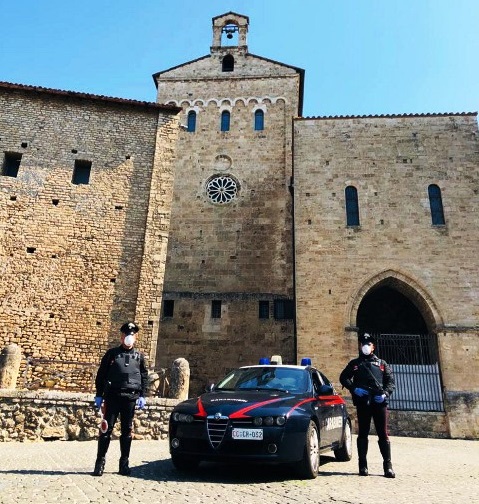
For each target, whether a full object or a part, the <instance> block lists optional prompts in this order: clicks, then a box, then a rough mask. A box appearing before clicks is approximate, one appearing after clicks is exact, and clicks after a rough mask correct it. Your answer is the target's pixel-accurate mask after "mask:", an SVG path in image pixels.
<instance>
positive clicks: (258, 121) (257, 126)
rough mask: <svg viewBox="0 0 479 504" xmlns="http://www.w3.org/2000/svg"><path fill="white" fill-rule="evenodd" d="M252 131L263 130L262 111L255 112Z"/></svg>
mask: <svg viewBox="0 0 479 504" xmlns="http://www.w3.org/2000/svg"><path fill="white" fill-rule="evenodd" d="M254 130H255V131H261V130H264V112H263V111H262V110H257V111H256V112H255V113H254Z"/></svg>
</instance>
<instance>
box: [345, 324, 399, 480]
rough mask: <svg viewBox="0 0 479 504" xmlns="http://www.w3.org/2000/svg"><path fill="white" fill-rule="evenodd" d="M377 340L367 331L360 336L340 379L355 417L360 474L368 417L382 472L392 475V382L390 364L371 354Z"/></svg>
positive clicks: (364, 467) (365, 473)
mask: <svg viewBox="0 0 479 504" xmlns="http://www.w3.org/2000/svg"><path fill="white" fill-rule="evenodd" d="M375 345H376V340H375V339H374V338H373V337H372V336H370V335H369V334H368V333H364V335H362V336H361V337H360V338H359V357H357V358H356V359H353V360H352V361H350V362H349V363H348V365H347V366H346V367H345V368H344V370H343V371H342V373H341V375H340V377H339V381H340V382H341V385H342V386H343V387H345V388H347V389H348V390H349V391H350V392H351V394H352V398H353V404H354V405H355V406H356V411H357V417H358V439H357V447H358V461H359V474H360V475H361V476H368V474H369V472H368V462H367V453H368V442H369V441H368V436H369V431H370V428H371V419H373V420H374V426H375V427H376V433H377V435H378V444H379V450H380V451H381V455H382V457H383V469H384V476H385V477H386V478H395V477H396V475H395V473H394V471H393V468H392V463H391V443H390V441H389V435H388V429H387V419H388V409H387V405H388V399H389V396H390V395H391V394H392V393H393V391H394V388H395V384H394V376H393V373H392V370H391V367H390V366H389V365H388V364H387V362H386V361H384V360H382V359H379V358H378V357H377V356H376V355H375V354H374V349H375Z"/></svg>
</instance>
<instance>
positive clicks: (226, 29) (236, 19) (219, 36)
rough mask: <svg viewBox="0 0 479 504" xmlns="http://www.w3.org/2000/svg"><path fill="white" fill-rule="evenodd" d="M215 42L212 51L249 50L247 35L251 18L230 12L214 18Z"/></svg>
mask: <svg viewBox="0 0 479 504" xmlns="http://www.w3.org/2000/svg"><path fill="white" fill-rule="evenodd" d="M212 21H213V44H212V46H211V53H212V54H213V53H215V52H224V51H225V49H226V50H232V49H233V50H235V49H236V50H238V51H240V52H245V53H246V52H248V45H247V35H248V26H249V18H248V17H247V16H242V15H241V14H236V13H234V12H228V13H227V14H222V15H221V16H217V17H214V18H213V20H212Z"/></svg>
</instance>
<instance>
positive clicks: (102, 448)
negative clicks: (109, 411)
mask: <svg viewBox="0 0 479 504" xmlns="http://www.w3.org/2000/svg"><path fill="white" fill-rule="evenodd" d="M109 446H110V436H100V437H99V438H98V452H97V456H96V461H95V469H93V476H102V475H103V471H104V469H105V455H106V452H107V451H108V447H109Z"/></svg>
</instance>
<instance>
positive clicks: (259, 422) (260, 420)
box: [253, 417, 263, 427]
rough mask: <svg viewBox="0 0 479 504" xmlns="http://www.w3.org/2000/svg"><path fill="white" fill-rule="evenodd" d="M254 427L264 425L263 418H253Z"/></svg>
mask: <svg viewBox="0 0 479 504" xmlns="http://www.w3.org/2000/svg"><path fill="white" fill-rule="evenodd" d="M253 425H256V427H259V426H260V425H263V419H262V418H261V417H255V418H253Z"/></svg>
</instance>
